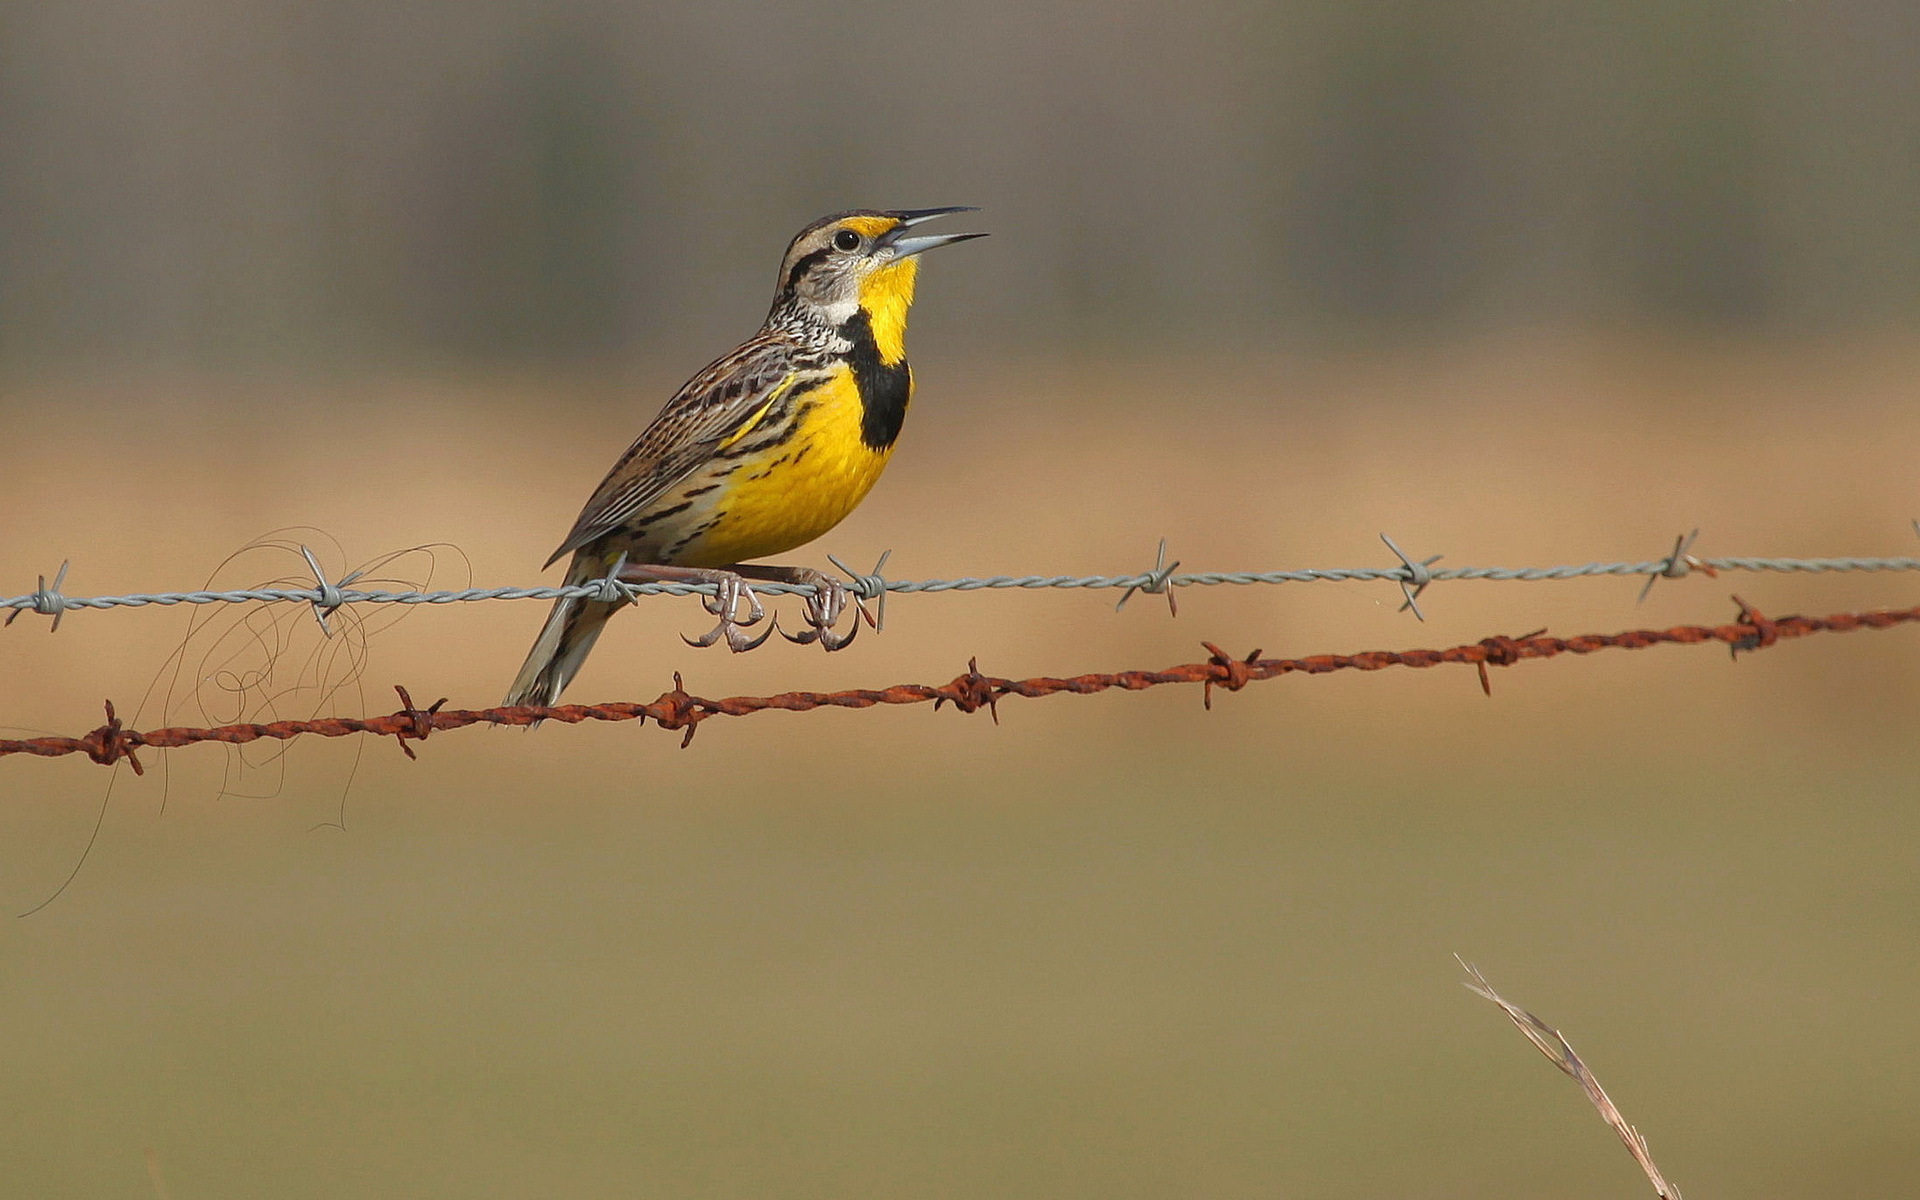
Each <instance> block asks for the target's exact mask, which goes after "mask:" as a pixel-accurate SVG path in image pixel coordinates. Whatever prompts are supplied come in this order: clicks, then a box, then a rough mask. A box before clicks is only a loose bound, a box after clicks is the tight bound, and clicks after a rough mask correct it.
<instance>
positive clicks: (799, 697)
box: [0, 596, 1920, 774]
mask: <svg viewBox="0 0 1920 1200" xmlns="http://www.w3.org/2000/svg"><path fill="white" fill-rule="evenodd" d="M1733 599H1734V602H1735V603H1736V604H1738V605H1739V606H1740V613H1739V617H1738V618H1737V619H1736V620H1735V621H1733V622H1731V623H1729V624H1725V625H1675V626H1672V627H1671V628H1667V629H1631V630H1627V631H1625V632H1623V633H1613V634H1597V633H1595V634H1582V635H1580V636H1577V637H1571V638H1561V637H1550V636H1548V635H1547V633H1546V631H1545V630H1541V631H1539V632H1537V633H1532V634H1528V635H1526V636H1524V637H1504V636H1494V637H1487V638H1482V639H1480V640H1479V641H1477V642H1472V643H1469V644H1465V645H1459V646H1453V647H1451V648H1448V649H1445V650H1397V651H1396V650H1367V651H1362V652H1360V653H1358V654H1317V655H1312V656H1309V657H1306V658H1262V657H1260V653H1261V652H1260V651H1259V650H1255V651H1254V652H1253V653H1251V654H1248V655H1245V656H1244V657H1236V656H1234V655H1232V654H1229V653H1228V652H1226V651H1225V650H1222V649H1221V648H1220V647H1218V646H1216V645H1214V644H1213V643H1211V642H1202V643H1201V645H1203V646H1204V647H1205V648H1206V650H1207V653H1208V657H1207V658H1206V660H1204V661H1202V662H1192V663H1182V664H1180V665H1178V666H1172V667H1168V668H1166V669H1164V670H1159V671H1145V670H1136V671H1119V672H1113V673H1098V674H1086V675H1073V676H1066V677H1056V676H1051V675H1040V676H1034V677H1032V678H1028V679H1001V678H998V677H996V676H992V675H986V674H983V673H982V672H981V671H980V669H979V664H978V663H977V662H972V661H970V662H969V663H968V665H967V671H966V673H965V674H963V675H959V676H956V677H955V678H954V679H953V680H952V681H950V682H948V683H945V684H940V685H938V686H935V685H930V684H919V683H902V684H895V685H894V686H892V687H886V688H873V689H869V688H854V689H850V690H846V691H838V692H804V691H794V692H781V693H779V694H777V695H772V696H729V697H725V698H723V699H718V700H711V699H707V698H706V697H703V696H696V695H693V694H692V693H690V692H688V691H687V690H686V686H685V684H684V682H683V681H682V679H681V676H680V674H679V672H675V673H674V676H673V690H672V691H670V692H662V693H661V694H660V696H659V697H658V698H657V699H655V700H652V701H650V702H647V703H626V702H616V703H610V704H561V705H554V706H546V705H536V704H527V705H514V706H507V707H497V708H479V709H466V708H455V709H449V708H446V707H445V705H446V703H447V702H446V700H445V699H444V698H443V699H440V700H436V701H434V702H433V703H432V704H430V705H428V706H427V707H425V708H421V707H419V706H418V705H417V704H415V703H414V700H413V697H412V696H411V695H410V694H409V693H408V691H407V689H406V688H404V687H396V688H395V689H394V690H395V691H396V692H398V693H399V697H400V705H401V707H400V709H399V710H398V711H396V712H393V713H390V714H388V715H386V716H380V717H326V718H321V719H317V720H307V721H273V722H269V723H266V724H254V723H242V724H234V725H221V726H217V727H213V728H197V727H190V726H173V727H169V728H164V729H153V730H149V731H147V732H145V733H139V732H135V731H133V730H130V729H127V728H125V726H124V725H123V723H122V722H121V720H120V718H119V716H118V715H117V714H116V713H115V711H114V706H113V702H112V701H108V702H107V705H106V714H107V720H106V723H105V724H104V725H101V726H100V727H99V728H97V729H95V730H93V731H92V732H90V733H88V734H86V735H84V736H82V737H77V738H71V737H35V738H23V739H17V740H8V739H0V757H3V756H6V755H10V754H32V755H38V756H41V757H45V758H58V757H61V756H64V755H69V754H84V755H86V756H87V757H88V758H90V759H92V760H93V761H94V762H96V763H100V764H101V765H103V766H111V765H113V764H115V763H117V762H120V761H121V760H122V759H125V760H126V761H127V762H128V763H129V765H131V766H132V767H133V770H134V772H135V773H136V774H140V773H142V772H143V771H144V769H145V768H144V767H143V766H142V765H141V763H140V760H139V758H138V757H137V752H138V751H140V750H143V749H147V748H149V747H152V748H156V749H170V748H175V747H180V746H189V745H193V744H196V743H199V742H225V743H228V744H244V743H248V742H254V741H259V740H261V739H269V738H270V739H277V740H281V741H286V740H290V739H293V738H296V737H301V736H303V735H307V734H313V735H316V736H319V737H346V736H348V735H351V734H363V733H365V734H373V735H375V736H379V737H393V738H396V739H398V740H399V742H400V748H401V749H402V750H404V751H405V752H406V754H407V757H408V758H413V757H415V753H414V749H413V747H412V746H411V745H410V744H409V743H411V742H415V741H421V742H424V741H426V740H427V738H428V737H429V736H431V735H432V734H434V733H438V732H441V731H444V730H450V729H463V728H465V727H467V726H469V725H523V726H524V725H536V724H539V723H540V722H542V721H559V722H562V723H564V724H569V725H577V724H579V723H581V722H583V721H641V722H645V721H647V720H649V719H651V720H652V721H653V723H654V724H655V725H658V726H659V727H660V728H662V729H665V730H680V731H684V732H683V735H682V737H681V740H680V744H681V746H682V747H685V746H686V745H687V744H688V743H690V742H692V740H693V735H694V733H695V731H696V730H697V729H698V728H699V726H700V724H701V722H703V721H706V720H708V719H709V718H712V717H721V716H725V717H744V716H749V715H751V714H753V713H759V712H768V711H772V710H776V709H777V710H782V711H786V712H809V711H812V710H814V709H818V708H852V709H866V708H873V707H875V706H876V705H882V704H925V703H928V702H931V703H932V704H933V706H934V707H935V708H936V709H937V708H940V707H941V706H943V705H946V704H952V705H953V706H954V707H955V708H957V709H959V710H960V711H961V712H966V713H972V712H978V711H979V710H981V709H983V708H984V709H987V710H988V711H990V712H991V713H992V714H993V718H994V721H995V722H996V723H997V722H998V721H999V719H1000V710H999V702H1000V701H1001V700H1003V699H1005V698H1006V697H1008V696H1025V697H1028V698H1032V699H1037V698H1039V697H1041V696H1052V695H1056V694H1059V693H1069V694H1072V695H1078V696H1087V695H1093V694H1094V693H1097V692H1104V691H1108V690H1110V689H1115V688H1117V689H1120V690H1123V691H1144V690H1145V689H1147V688H1151V687H1158V686H1161V685H1163V684H1179V683H1188V684H1191V683H1198V684H1200V685H1202V687H1203V689H1204V691H1203V693H1202V698H1203V703H1204V704H1205V705H1206V707H1208V708H1212V707H1213V690H1214V689H1215V688H1224V689H1226V690H1227V691H1230V692H1237V691H1239V690H1240V689H1241V688H1243V687H1245V686H1247V685H1248V684H1249V683H1255V682H1258V681H1261V680H1267V679H1277V678H1279V677H1280V676H1282V675H1291V674H1306V675H1325V674H1329V673H1331V672H1334V671H1349V670H1350V671H1378V670H1383V669H1385V668H1387V667H1415V668H1427V667H1437V666H1443V665H1447V664H1457V665H1466V666H1472V667H1474V668H1475V670H1476V671H1477V672H1478V673H1479V678H1480V686H1481V688H1482V689H1483V690H1485V691H1486V692H1487V694H1488V695H1492V685H1491V681H1490V679H1489V677H1488V674H1487V668H1488V667H1508V666H1512V665H1514V664H1515V663H1518V662H1522V661H1525V660H1527V659H1536V658H1553V657H1556V656H1558V655H1562V654H1576V655H1587V654H1592V653H1595V652H1596V651H1600V650H1643V649H1646V648H1647V647H1649V646H1659V645H1700V644H1703V643H1708V642H1718V643H1720V644H1723V645H1725V646H1727V647H1728V649H1729V651H1730V652H1731V653H1732V654H1734V655H1735V656H1738V654H1739V653H1740V652H1742V651H1752V650H1764V649H1766V648H1767V647H1769V646H1772V645H1775V644H1776V643H1778V642H1780V641H1782V640H1785V639H1792V638H1802V637H1809V636H1811V635H1813V634H1816V633H1847V632H1851V631H1853V630H1857V629H1891V628H1893V627H1894V626H1896V625H1903V624H1909V623H1913V622H1920V605H1917V606H1915V607H1913V608H1906V609H1876V610H1871V611H1866V612H1845V613H1835V614H1833V615H1831V616H1826V617H1803V616H1791V617H1781V618H1778V619H1773V618H1769V617H1767V616H1765V615H1764V614H1762V613H1761V612H1760V611H1759V610H1757V609H1755V608H1754V607H1753V606H1752V605H1750V604H1747V603H1746V602H1745V601H1743V600H1741V599H1740V598H1739V597H1738V596H1735V597H1734V598H1733Z"/></svg>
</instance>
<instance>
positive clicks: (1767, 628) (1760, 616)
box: [1728, 596, 1780, 658]
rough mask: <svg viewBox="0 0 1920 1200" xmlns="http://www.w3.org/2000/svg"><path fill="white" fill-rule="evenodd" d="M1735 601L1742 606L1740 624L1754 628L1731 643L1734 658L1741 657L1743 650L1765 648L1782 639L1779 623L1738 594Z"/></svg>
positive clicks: (1731, 652) (1730, 651)
mask: <svg viewBox="0 0 1920 1200" xmlns="http://www.w3.org/2000/svg"><path fill="white" fill-rule="evenodd" d="M1733 602H1734V603H1735V604H1738V605H1739V606H1740V624H1742V625H1749V626H1752V628H1753V632H1752V633H1750V634H1747V635H1745V636H1744V637H1739V638H1736V639H1734V641H1733V642H1732V643H1731V645H1730V647H1729V651H1728V652H1729V653H1730V654H1731V655H1732V656H1733V657H1734V658H1739V657H1740V652H1741V651H1742V650H1765V649H1766V648H1767V647H1768V646H1771V645H1773V644H1774V643H1775V642H1777V641H1779V640H1780V626H1779V624H1778V623H1776V622H1775V621H1773V620H1772V619H1771V618H1769V617H1768V616H1767V615H1766V614H1765V613H1762V612H1761V611H1760V610H1759V609H1757V608H1755V607H1754V606H1753V605H1751V604H1748V603H1747V602H1746V601H1745V600H1742V599H1741V598H1740V597H1738V596H1735V597H1734V598H1733Z"/></svg>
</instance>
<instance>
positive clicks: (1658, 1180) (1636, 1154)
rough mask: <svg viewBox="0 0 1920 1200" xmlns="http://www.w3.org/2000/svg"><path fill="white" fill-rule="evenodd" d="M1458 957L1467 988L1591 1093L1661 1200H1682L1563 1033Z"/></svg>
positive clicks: (1645, 1144) (1638, 1134)
mask: <svg viewBox="0 0 1920 1200" xmlns="http://www.w3.org/2000/svg"><path fill="white" fill-rule="evenodd" d="M1454 957H1455V959H1456V961H1458V962H1459V963H1460V965H1461V966H1462V967H1464V968H1465V969H1466V972H1467V974H1468V975H1469V976H1471V978H1470V979H1468V980H1467V983H1466V986H1467V988H1468V989H1469V990H1471V991H1473V992H1475V993H1477V994H1479V995H1481V996H1484V997H1485V998H1487V999H1488V1000H1491V1001H1493V1002H1494V1003H1495V1004H1497V1005H1499V1006H1500V1011H1501V1012H1504V1013H1506V1014H1507V1019H1508V1020H1510V1021H1512V1022H1513V1024H1514V1027H1515V1028H1517V1029H1519V1030H1520V1032H1521V1033H1523V1034H1525V1035H1526V1036H1527V1040H1528V1041H1530V1042H1532V1043H1533V1044H1534V1048H1535V1049H1537V1050H1539V1051H1540V1053H1542V1054H1544V1055H1546V1056H1547V1061H1548V1062H1550V1063H1552V1064H1553V1065H1554V1066H1556V1067H1559V1068H1560V1069H1561V1070H1562V1071H1564V1072H1566V1073H1567V1074H1568V1075H1569V1076H1571V1077H1572V1078H1573V1081H1574V1082H1575V1083H1578V1084H1579V1085H1580V1087H1581V1089H1582V1090H1583V1091H1585V1092H1586V1093H1587V1099H1588V1100H1590V1101H1592V1102H1593V1106H1594V1108H1596V1109H1598V1110H1599V1112H1600V1118H1601V1119H1602V1120H1604V1121H1605V1122H1606V1123H1607V1124H1608V1125H1611V1126H1613V1131H1614V1132H1615V1133H1617V1134H1619V1135H1620V1140H1621V1141H1622V1142H1624V1143H1626V1147H1627V1153H1629V1154H1631V1155H1633V1161H1635V1162H1637V1163H1639V1164H1640V1169H1641V1170H1642V1171H1645V1172H1646V1174H1647V1180H1648V1182H1650V1183H1652V1184H1653V1190H1654V1191H1655V1192H1658V1193H1659V1194H1660V1198H1661V1200H1680V1189H1679V1188H1676V1187H1674V1186H1673V1185H1672V1184H1670V1183H1668V1182H1667V1181H1666V1179H1665V1177H1663V1176H1662V1175H1661V1174H1660V1168H1659V1167H1656V1166H1655V1165H1654V1164H1653V1153H1652V1152H1651V1151H1650V1150H1648V1149H1647V1139H1646V1138H1644V1137H1641V1136H1640V1131H1639V1130H1637V1129H1635V1128H1634V1127H1633V1126H1631V1125H1629V1124H1627V1119H1626V1118H1625V1117H1623V1116H1621V1115H1620V1110H1619V1109H1618V1108H1616V1107H1614V1103H1613V1100H1612V1099H1611V1098H1610V1097H1608V1095H1607V1090H1606V1089H1605V1088H1603V1087H1601V1086H1600V1081H1599V1080H1598V1079H1595V1078H1594V1077H1593V1072H1592V1071H1589V1070H1588V1069H1587V1064H1586V1063H1584V1062H1582V1061H1580V1056H1579V1055H1578V1054H1575V1053H1574V1052H1573V1046H1572V1045H1571V1044H1569V1043H1568V1041H1567V1039H1566V1038H1565V1037H1563V1036H1561V1033H1560V1031H1559V1030H1558V1029H1555V1028H1553V1027H1552V1026H1550V1025H1548V1024H1547V1023H1546V1022H1545V1021H1542V1020H1541V1019H1540V1018H1539V1017H1536V1016H1534V1015H1533V1014H1532V1013H1530V1012H1528V1011H1527V1010H1526V1009H1524V1008H1521V1007H1520V1006H1519V1005H1517V1004H1514V1003H1513V1002H1512V1001H1510V1000H1508V999H1506V998H1505V997H1503V996H1502V995H1500V993H1498V992H1496V991H1494V990H1493V985H1492V984H1490V983H1488V982H1487V977H1486V976H1484V975H1482V974H1481V973H1480V969H1479V968H1478V967H1476V966H1474V965H1473V964H1471V963H1469V962H1467V961H1466V960H1465V959H1463V958H1460V957H1459V956H1458V955H1455V956H1454Z"/></svg>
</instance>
